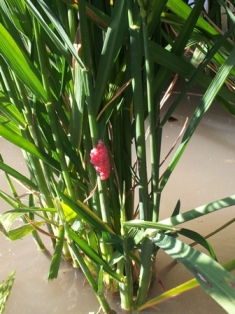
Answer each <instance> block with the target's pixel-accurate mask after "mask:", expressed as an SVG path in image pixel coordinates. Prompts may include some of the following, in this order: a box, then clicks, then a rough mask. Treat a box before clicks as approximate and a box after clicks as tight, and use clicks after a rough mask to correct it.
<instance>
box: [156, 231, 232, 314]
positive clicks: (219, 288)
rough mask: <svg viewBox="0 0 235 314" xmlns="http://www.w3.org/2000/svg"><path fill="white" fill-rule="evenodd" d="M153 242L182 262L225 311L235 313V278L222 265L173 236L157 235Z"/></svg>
mask: <svg viewBox="0 0 235 314" xmlns="http://www.w3.org/2000/svg"><path fill="white" fill-rule="evenodd" d="M152 241H153V243H154V244H155V245H156V246H158V247H160V248H162V249H163V250H164V251H165V252H166V253H167V254H168V255H170V256H171V257H172V258H174V259H176V260H177V261H179V262H181V263H182V264H183V265H184V266H185V267H186V268H187V269H188V270H189V271H190V272H191V273H192V275H193V276H194V277H195V278H196V279H197V281H198V282H199V284H200V285H201V286H202V288H203V289H204V290H205V291H206V292H207V293H208V294H209V295H210V296H211V297H212V298H213V299H214V300H215V301H216V302H217V303H218V304H219V305H220V306H222V307H223V308H224V310H226V311H227V312H228V313H231V314H232V313H234V312H235V288H234V287H235V278H234V277H233V276H232V275H231V274H230V273H229V272H227V271H226V270H225V269H224V268H223V267H222V266H221V265H220V264H218V263H217V262H216V261H214V260H213V259H212V258H211V257H209V256H208V255H206V254H204V253H201V252H199V251H197V250H195V249H193V248H192V247H190V246H189V245H187V244H185V243H183V242H181V241H179V240H177V239H175V238H173V237H171V236H168V235H163V234H157V235H156V236H155V237H154V238H152Z"/></svg>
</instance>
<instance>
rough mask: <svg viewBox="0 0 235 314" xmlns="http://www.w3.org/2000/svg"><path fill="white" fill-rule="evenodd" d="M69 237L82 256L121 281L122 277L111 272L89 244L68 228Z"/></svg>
mask: <svg viewBox="0 0 235 314" xmlns="http://www.w3.org/2000/svg"><path fill="white" fill-rule="evenodd" d="M69 236H70V237H71V238H72V239H73V241H74V242H75V243H76V244H77V246H78V247H79V248H80V250H82V252H83V253H84V254H86V255H87V256H88V257H89V258H90V259H91V260H92V261H93V262H94V263H96V264H97V265H101V266H102V267H103V269H104V271H105V272H106V273H107V274H109V275H110V276H112V277H113V278H115V279H116V280H117V281H120V282H121V281H122V276H120V275H119V274H118V273H116V272H115V271H113V269H112V268H111V267H110V266H109V265H108V264H107V263H106V261H105V260H103V259H102V258H101V257H100V256H99V254H98V253H97V252H96V251H94V250H93V248H92V247H90V246H89V244H88V243H87V242H86V241H85V240H83V239H82V238H81V237H80V236H79V235H78V234H77V233H76V232H75V231H74V230H73V229H71V228H69Z"/></svg>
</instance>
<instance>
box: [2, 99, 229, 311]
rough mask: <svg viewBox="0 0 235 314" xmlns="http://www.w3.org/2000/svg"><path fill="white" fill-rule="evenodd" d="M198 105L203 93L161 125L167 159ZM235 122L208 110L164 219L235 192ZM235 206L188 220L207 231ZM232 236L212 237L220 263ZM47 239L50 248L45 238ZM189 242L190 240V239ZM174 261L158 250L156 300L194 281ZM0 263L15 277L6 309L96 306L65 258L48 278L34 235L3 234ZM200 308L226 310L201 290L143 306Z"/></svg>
mask: <svg viewBox="0 0 235 314" xmlns="http://www.w3.org/2000/svg"><path fill="white" fill-rule="evenodd" d="M197 103H198V98H197V97H195V96H190V102H189V101H188V100H186V101H185V104H184V106H183V107H182V106H181V108H179V109H178V110H177V111H176V113H175V114H174V117H175V118H176V119H177V121H174V122H172V121H169V122H167V125H166V127H165V128H164V130H163V143H164V147H163V151H162V159H163V158H164V156H165V155H166V154H167V152H168V150H169V149H170V147H171V145H172V143H173V142H174V140H175V138H176V137H177V134H178V133H179V132H180V129H181V127H182V126H183V124H184V122H185V119H186V117H190V116H191V114H192V112H193V110H194V109H195V106H196V105H197ZM163 110H165V109H163ZM234 126H235V121H234V119H233V118H231V116H230V115H228V114H227V113H226V112H225V111H224V110H223V109H222V108H221V107H220V106H219V105H215V106H213V107H212V108H211V109H210V110H209V113H208V114H207V115H206V117H205V118H204V119H203V120H202V122H201V125H200V126H199V127H198V129H197V131H196V134H195V135H194V137H193V139H192V142H191V143H190V144H189V145H188V147H187V148H186V151H185V154H184V155H183V157H182V159H181V161H180V162H179V164H178V165H177V167H176V169H175V171H174V173H173V174H172V176H171V178H170V180H169V182H168V184H167V186H166V188H165V190H164V191H163V194H162V204H161V217H160V218H161V219H165V218H168V217H169V216H170V215H171V213H172V211H173V209H174V207H175V205H176V203H177V201H178V200H179V199H180V201H181V212H184V211H186V210H190V209H193V208H195V207H198V206H200V205H203V204H207V203H209V202H212V201H214V200H216V199H220V198H224V197H227V196H229V195H233V194H234V191H235V182H234V178H235V167H234V162H235V137H234V135H233V134H234ZM0 145H1V153H2V155H3V158H4V160H5V161H6V162H7V163H8V164H9V165H12V166H14V167H16V166H17V167H18V169H20V170H21V171H22V169H23V167H24V164H23V162H22V158H21V153H20V152H19V150H18V149H16V148H14V147H12V145H9V144H8V143H6V142H5V141H4V140H3V139H2V138H0ZM3 147H4V149H3ZM167 162H168V160H167V161H166V162H165V164H164V166H163V167H166V165H167ZM25 172H26V169H25ZM0 179H1V180H0V188H1V189H2V190H4V191H6V192H7V191H8V188H7V186H6V181H5V178H4V174H3V172H2V171H1V172H0ZM20 190H22V193H23V192H24V190H23V188H22V187H19V193H21V191H20ZM0 204H1V207H0V213H2V212H4V211H6V210H8V209H10V208H9V206H8V205H6V204H5V203H3V202H2V201H1V203H0ZM233 211H234V208H232V207H231V208H227V209H225V210H221V211H218V212H216V213H213V214H211V215H207V216H206V217H199V218H198V219H196V220H195V221H193V222H190V223H188V224H187V228H192V229H194V230H195V231H197V232H199V233H201V234H202V235H206V234H208V233H210V232H211V231H213V230H214V229H216V228H218V227H219V226H220V225H222V224H223V223H225V222H226V221H228V220H229V219H232V218H233V217H234V214H233ZM234 235H235V231H234V228H233V227H232V226H230V227H228V228H227V229H226V230H224V231H222V232H221V233H220V234H219V235H215V236H213V237H212V238H211V239H210V243H211V244H212V246H213V247H214V249H215V252H216V254H217V257H218V259H219V262H221V263H224V262H226V261H228V260H229V259H231V258H233V257H234V253H235V243H234ZM44 239H45V237H44V236H43V240H44ZM45 241H47V242H48V245H49V246H50V244H49V241H48V239H46V240H45ZM185 242H186V243H188V241H187V240H185ZM171 262H172V260H171V259H170V258H169V257H168V256H167V255H166V254H165V253H164V252H162V251H161V252H159V254H158V258H157V263H156V267H157V274H158V276H159V278H160V280H156V281H155V283H154V285H153V287H152V292H151V294H152V295H151V296H152V297H154V296H155V295H156V294H159V293H161V292H163V291H162V289H163V287H164V289H166V290H167V289H170V288H173V287H174V286H176V285H177V284H180V283H183V282H184V281H186V280H189V279H191V278H192V277H191V275H190V273H189V272H188V271H187V270H186V269H185V268H184V267H183V266H181V265H179V264H176V263H173V264H172V267H170V266H169V267H166V266H167V265H170V263H171ZM0 264H1V268H0V280H2V279H3V278H5V277H6V275H7V274H9V273H10V271H12V270H13V269H15V270H16V280H15V284H14V287H13V290H12V295H11V296H10V299H9V302H8V304H7V306H6V311H5V313H6V314H12V313H15V314H18V313H19V314H20V313H24V314H31V313H36V314H41V313H43V314H52V313H57V314H62V313H71V314H75V313H76V314H77V313H78V314H84V313H89V312H91V311H98V309H99V304H98V302H97V301H96V298H95V297H94V295H93V292H92V289H91V288H90V287H89V285H88V284H87V283H86V281H85V280H84V277H83V275H82V274H81V272H80V271H79V270H74V269H73V268H72V267H70V265H68V264H66V263H65V262H62V265H61V270H60V272H59V276H58V279H57V280H53V281H52V282H48V283H47V276H48V269H49V265H50V262H49V259H48V257H47V255H46V254H43V253H42V252H39V251H37V249H36V247H35V245H34V243H33V240H32V238H31V237H30V236H27V237H26V238H24V239H23V240H21V241H18V242H13V243H12V242H9V241H8V240H6V239H4V237H3V236H2V234H0ZM205 280H206V279H205ZM112 300H113V304H114V307H115V308H116V310H117V313H122V311H121V310H120V309H119V308H118V306H119V300H118V299H116V298H115V297H113V299H112ZM198 312H200V314H203V313H205V314H208V313H217V314H220V313H221V314H222V313H224V310H222V309H221V308H220V307H219V306H218V305H217V304H216V303H215V302H214V301H213V300H212V299H210V297H208V296H207V295H206V293H205V292H204V291H203V290H202V289H201V288H200V287H199V288H197V289H195V290H192V291H190V292H188V293H186V294H184V295H181V296H178V297H176V298H174V299H172V300H169V301H167V302H165V303H163V304H160V305H158V306H157V307H156V308H154V309H151V310H150V311H148V312H147V311H146V313H165V314H169V313H171V314H174V313H175V314H178V313H181V314H182V313H183V314H184V313H185V314H190V313H191V314H196V313H198Z"/></svg>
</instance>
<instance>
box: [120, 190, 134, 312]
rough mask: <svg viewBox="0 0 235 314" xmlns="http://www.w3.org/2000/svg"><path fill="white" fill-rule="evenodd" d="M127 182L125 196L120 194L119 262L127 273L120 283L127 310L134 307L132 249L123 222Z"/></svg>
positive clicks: (122, 301)
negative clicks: (120, 252)
mask: <svg viewBox="0 0 235 314" xmlns="http://www.w3.org/2000/svg"><path fill="white" fill-rule="evenodd" d="M125 198H126V196H125V184H124V185H123V196H122V198H121V196H120V208H121V235H122V237H123V255H124V262H122V263H121V264H119V267H121V268H119V271H121V273H122V274H123V273H125V282H123V283H119V289H120V297H121V307H122V308H123V309H125V310H131V309H132V308H133V279H132V265H131V259H130V251H129V247H128V241H127V232H126V227H125V226H124V225H123V223H124V222H125V221H126V214H125Z"/></svg>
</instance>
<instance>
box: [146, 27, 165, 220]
mask: <svg viewBox="0 0 235 314" xmlns="http://www.w3.org/2000/svg"><path fill="white" fill-rule="evenodd" d="M142 29H143V38H144V54H145V70H146V83H147V103H148V117H149V131H150V132H149V146H150V163H151V173H152V178H151V185H152V186H151V194H152V195H151V197H152V207H151V209H149V211H150V215H151V216H152V217H151V218H152V220H153V221H157V220H158V215H159V202H158V184H159V182H158V181H159V164H160V147H161V142H158V141H157V136H156V127H157V123H158V121H156V119H155V117H156V114H155V109H154V108H155V106H156V104H154V98H153V88H152V87H153V61H151V60H150V55H149V48H148V34H147V23H146V21H143V27H142ZM155 147H157V149H156V148H155ZM157 150H158V154H157Z"/></svg>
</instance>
